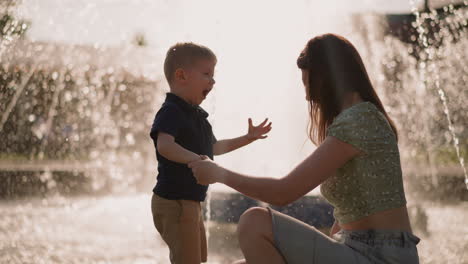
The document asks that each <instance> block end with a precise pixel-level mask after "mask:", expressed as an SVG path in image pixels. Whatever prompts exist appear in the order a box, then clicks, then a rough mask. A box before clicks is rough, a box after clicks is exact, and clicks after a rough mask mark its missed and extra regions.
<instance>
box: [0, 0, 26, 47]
mask: <svg viewBox="0 0 468 264" xmlns="http://www.w3.org/2000/svg"><path fill="white" fill-rule="evenodd" d="M17 4H18V1H17V0H2V1H0V37H1V40H2V41H3V40H11V38H13V37H14V36H16V37H19V36H23V35H24V33H26V31H27V29H28V28H29V26H30V22H27V21H24V20H21V19H17V18H15V17H14V15H13V10H14V8H15V7H16V6H17Z"/></svg>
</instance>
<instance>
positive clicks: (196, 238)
mask: <svg viewBox="0 0 468 264" xmlns="http://www.w3.org/2000/svg"><path fill="white" fill-rule="evenodd" d="M181 204H182V214H181V216H180V234H181V236H180V238H181V260H182V262H181V264H182V263H183V264H192V263H193V264H195V263H196V264H199V263H200V262H206V256H207V253H206V237H205V228H204V226H203V218H202V215H201V206H200V203H199V202H195V201H188V200H181Z"/></svg>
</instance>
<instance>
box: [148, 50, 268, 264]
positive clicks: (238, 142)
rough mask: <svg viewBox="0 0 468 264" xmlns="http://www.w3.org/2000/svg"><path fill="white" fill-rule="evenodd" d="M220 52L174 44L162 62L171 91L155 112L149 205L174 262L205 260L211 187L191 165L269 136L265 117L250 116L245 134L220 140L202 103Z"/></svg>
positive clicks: (211, 83) (209, 87)
mask: <svg viewBox="0 0 468 264" xmlns="http://www.w3.org/2000/svg"><path fill="white" fill-rule="evenodd" d="M216 61H217V60H216V56H215V55H214V53H213V52H212V51H211V50H210V49H208V48H207V47H204V46H201V45H197V44H194V43H179V44H176V45H174V46H172V47H171V48H170V49H169V50H168V52H167V54H166V59H165V61H164V74H165V76H166V79H167V81H168V83H169V87H170V93H167V95H166V100H165V102H164V103H163V105H162V107H161V108H160V109H159V111H158V112H157V114H156V117H155V119H154V122H153V126H152V128H151V133H150V135H151V138H152V139H153V142H154V146H155V148H156V157H157V160H158V172H159V174H158V177H157V184H156V187H154V189H153V198H152V201H151V210H152V213H153V221H154V225H155V226H156V229H157V230H158V232H159V233H160V234H161V236H162V238H163V240H164V241H165V242H166V243H167V245H168V246H169V251H170V260H171V263H173V264H191V263H197V264H199V263H200V262H206V260H207V241H206V237H205V228H204V224H203V217H202V210H201V206H200V202H202V201H204V200H205V197H206V192H207V189H208V186H204V185H199V184H197V182H196V179H195V177H194V176H193V174H192V171H191V170H190V169H189V168H188V167H187V164H188V163H190V162H192V161H195V160H198V159H201V157H202V156H208V157H209V158H211V159H213V155H221V154H224V153H227V152H230V151H233V150H235V149H238V148H240V147H243V146H245V145H247V144H249V143H252V142H253V141H255V140H257V139H263V138H266V137H267V136H266V134H267V133H268V132H269V131H270V130H271V122H270V123H269V124H266V123H267V119H265V121H263V122H262V123H261V124H260V125H258V126H253V125H252V120H251V119H250V118H249V129H248V133H247V134H246V135H244V136H241V137H238V138H233V139H226V140H220V141H217V140H216V137H215V136H214V135H213V131H212V128H211V125H210V124H209V122H208V120H207V117H208V113H207V112H205V110H203V109H202V108H201V107H200V106H199V105H200V104H201V103H202V102H203V100H205V98H206V96H207V95H208V93H209V92H210V91H211V89H213V85H214V84H215V80H214V79H213V76H214V69H215V65H216Z"/></svg>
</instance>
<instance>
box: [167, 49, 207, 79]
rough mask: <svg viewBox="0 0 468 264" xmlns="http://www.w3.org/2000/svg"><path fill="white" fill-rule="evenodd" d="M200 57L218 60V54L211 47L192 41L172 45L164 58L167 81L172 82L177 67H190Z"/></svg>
mask: <svg viewBox="0 0 468 264" xmlns="http://www.w3.org/2000/svg"><path fill="white" fill-rule="evenodd" d="M199 59H213V60H216V55H215V54H214V53H213V51H211V50H210V49H209V48H207V47H205V46H202V45H198V44H195V43H192V42H185V43H177V44H175V45H174V46H172V47H170V48H169V50H168V51H167V53H166V59H165V60H164V75H166V79H167V82H168V83H169V84H171V82H172V80H173V78H174V72H175V71H176V70H177V69H179V68H185V67H190V66H192V65H194V64H195V62H196V61H197V60H199Z"/></svg>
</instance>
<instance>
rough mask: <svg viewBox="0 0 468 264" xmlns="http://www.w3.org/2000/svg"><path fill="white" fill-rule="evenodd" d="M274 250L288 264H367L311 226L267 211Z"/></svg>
mask: <svg viewBox="0 0 468 264" xmlns="http://www.w3.org/2000/svg"><path fill="white" fill-rule="evenodd" d="M268 210H269V211H270V214H271V219H272V233H273V240H274V244H275V246H276V248H277V249H278V250H279V251H280V252H281V254H282V255H283V257H284V259H285V260H286V262H287V263H288V264H302V263H327V264H333V263H355V264H360V263H370V261H369V260H368V259H367V258H366V257H364V256H363V255H361V254H359V253H358V252H356V251H354V250H353V249H351V248H350V247H348V246H346V245H345V244H343V243H340V242H338V241H336V240H334V239H331V238H329V237H328V236H326V235H324V234H322V233H321V232H320V231H318V230H317V229H316V228H314V227H313V226H310V225H307V224H306V223H304V222H301V221H299V220H297V219H295V218H293V217H290V216H287V215H285V214H282V213H280V212H277V211H275V210H272V209H270V208H268Z"/></svg>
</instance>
